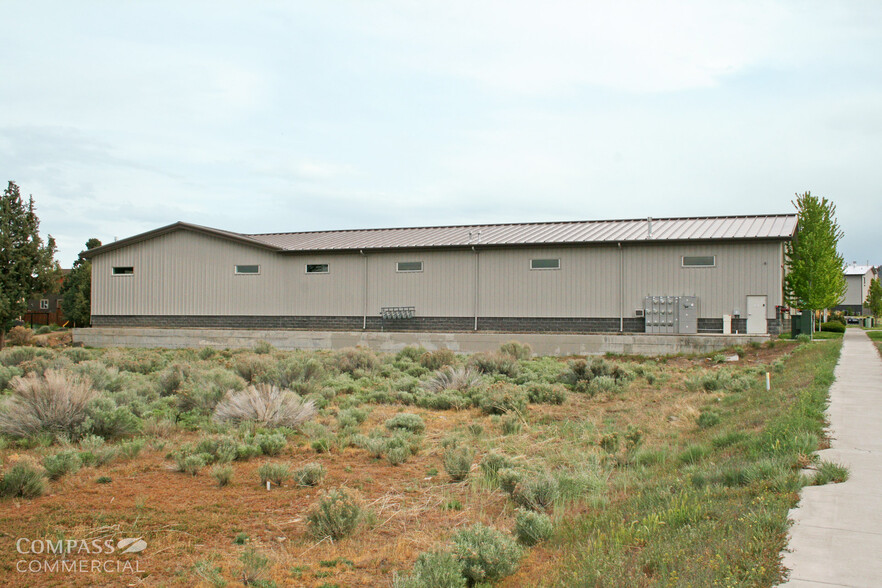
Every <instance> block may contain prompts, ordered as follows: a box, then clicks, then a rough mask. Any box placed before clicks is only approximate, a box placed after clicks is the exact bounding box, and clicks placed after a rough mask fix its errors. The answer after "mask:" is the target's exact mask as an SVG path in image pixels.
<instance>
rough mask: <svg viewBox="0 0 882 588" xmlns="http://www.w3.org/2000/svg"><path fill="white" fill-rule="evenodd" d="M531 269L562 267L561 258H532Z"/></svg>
mask: <svg viewBox="0 0 882 588" xmlns="http://www.w3.org/2000/svg"><path fill="white" fill-rule="evenodd" d="M530 269H560V259H531V260H530Z"/></svg>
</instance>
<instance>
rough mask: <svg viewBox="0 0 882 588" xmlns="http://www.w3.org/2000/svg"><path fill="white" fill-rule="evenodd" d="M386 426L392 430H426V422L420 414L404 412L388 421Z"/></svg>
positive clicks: (416, 431)
mask: <svg viewBox="0 0 882 588" xmlns="http://www.w3.org/2000/svg"><path fill="white" fill-rule="evenodd" d="M385 424H386V428H387V429H389V430H390V431H408V432H410V433H422V432H423V431H425V430H426V423H424V422H423V419H422V418H421V417H420V415H418V414H412V413H407V412H402V413H399V414H396V415H395V416H394V417H392V418H390V419H388V420H387V421H386V423H385Z"/></svg>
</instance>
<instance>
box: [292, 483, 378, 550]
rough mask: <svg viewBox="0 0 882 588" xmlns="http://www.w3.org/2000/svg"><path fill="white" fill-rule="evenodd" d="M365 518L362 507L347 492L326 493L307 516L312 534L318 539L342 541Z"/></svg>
mask: <svg viewBox="0 0 882 588" xmlns="http://www.w3.org/2000/svg"><path fill="white" fill-rule="evenodd" d="M363 517H364V511H363V510H362V507H361V505H359V504H358V502H357V501H356V500H355V499H354V498H353V497H351V496H350V495H349V494H348V493H347V492H346V490H343V489H339V490H331V491H330V492H327V493H325V494H324V495H323V496H322V497H321V498H320V499H319V501H318V503H317V504H316V505H315V506H314V507H313V509H312V510H311V511H310V512H309V513H308V514H307V515H306V522H307V525H308V526H309V530H310V533H311V534H312V536H313V537H315V538H316V539H324V538H325V537H330V538H331V539H333V540H335V541H336V540H338V539H342V538H343V537H346V536H347V535H350V534H351V533H352V532H353V531H355V529H356V527H358V524H359V523H360V522H361V520H362V518H363Z"/></svg>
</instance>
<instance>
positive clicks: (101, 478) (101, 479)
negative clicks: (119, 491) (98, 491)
mask: <svg viewBox="0 0 882 588" xmlns="http://www.w3.org/2000/svg"><path fill="white" fill-rule="evenodd" d="M111 482H113V478H111V477H110V476H98V478H96V479H95V483H96V484H110V483H111Z"/></svg>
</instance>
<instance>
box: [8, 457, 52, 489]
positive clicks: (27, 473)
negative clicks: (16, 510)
mask: <svg viewBox="0 0 882 588" xmlns="http://www.w3.org/2000/svg"><path fill="white" fill-rule="evenodd" d="M44 492H46V480H45V479H44V478H43V474H42V473H40V472H39V471H37V469H36V468H34V467H33V466H32V465H30V464H29V463H26V462H20V463H17V464H15V465H14V466H12V467H11V468H9V469H8V470H6V472H5V473H4V474H3V479H2V480H0V496H3V497H8V498H16V497H21V498H36V497H37V496H42V495H43V493H44Z"/></svg>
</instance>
